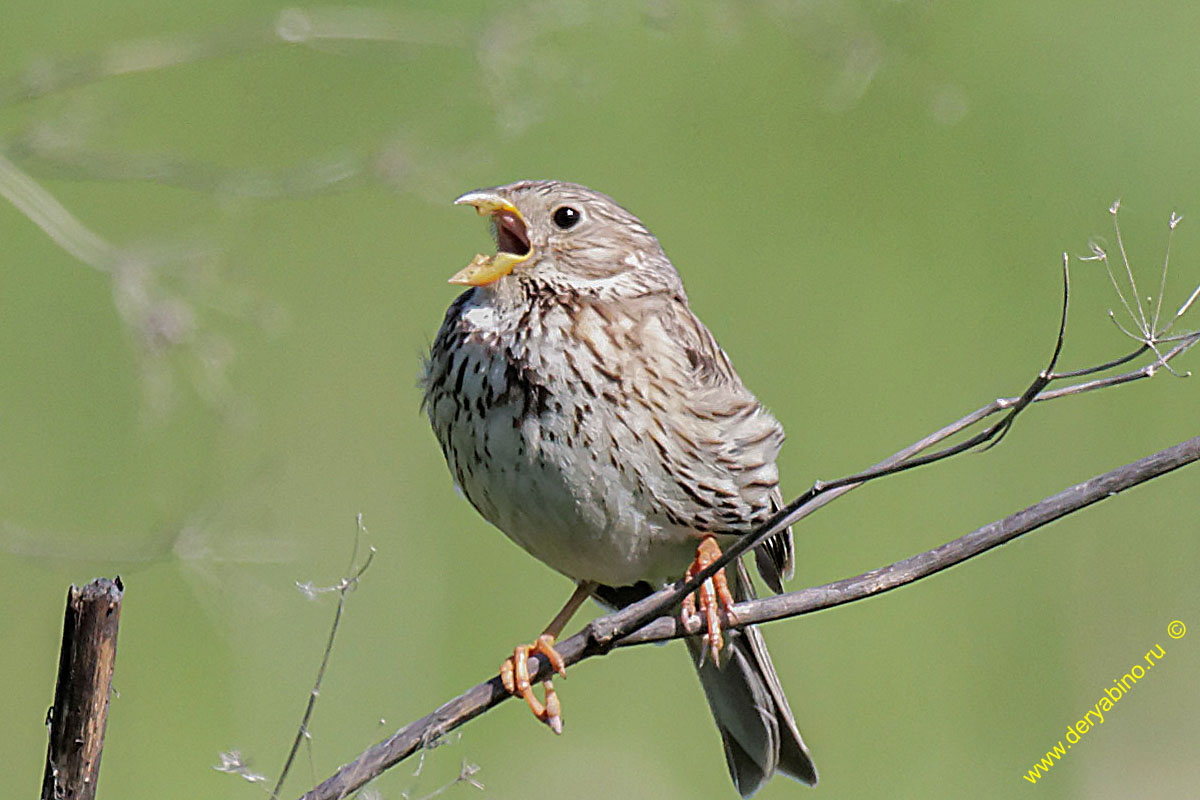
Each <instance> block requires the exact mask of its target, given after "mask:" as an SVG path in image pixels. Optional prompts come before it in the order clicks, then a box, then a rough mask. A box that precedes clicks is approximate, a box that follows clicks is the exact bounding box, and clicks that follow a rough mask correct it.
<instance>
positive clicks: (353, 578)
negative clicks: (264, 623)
mask: <svg viewBox="0 0 1200 800" xmlns="http://www.w3.org/2000/svg"><path fill="white" fill-rule="evenodd" d="M357 523H358V527H357V529H356V530H355V532H354V549H353V550H351V552H350V567H349V569H348V573H349V574H348V575H347V576H346V577H345V578H342V580H341V581H340V582H339V583H338V584H337V585H336V586H334V587H332V589H333V590H334V591H336V592H337V593H338V602H337V610H336V611H334V613H333V623H332V624H331V625H330V626H329V638H328V640H327V641H326V642H325V652H324V653H322V654H321V666H320V667H318V668H317V677H316V680H314V681H313V688H312V691H311V692H309V693H308V703H307V705H305V707H304V716H303V717H302V718H301V719H300V727H299V728H298V729H297V730H296V738H295V739H293V740H292V748H291V750H289V751H288V755H287V759H286V760H285V761H284V763H283V769H281V770H280V771H279V779H278V780H277V781H276V782H275V788H274V789H272V790H271V800H275V798H277V797H279V791H280V790H281V789H282V788H283V782H284V781H286V780H287V776H288V773H289V772H290V771H291V769H292V764H293V763H294V762H295V760H296V753H298V752H299V751H300V744H301V743H302V742H304V741H305V740H306V739H307V738H308V723H309V720H311V719H312V714H313V709H314V708H315V707H316V704H317V697H318V696H320V694H321V682H322V681H324V680H325V670H326V669H327V668H328V667H329V657H330V655H332V654H333V642H334V639H336V638H337V632H338V627H339V626H340V625H341V624H342V613H343V612H344V611H345V610H346V594H347V592H349V591H350V590H351V589H353V588H354V587H355V586H357V585H358V581H359V579H361V578H362V576H363V573H365V572H366V571H367V568H368V567H370V566H371V561H372V560H373V559H374V558H375V548H374V547H371V548H370V549H369V550H368V551H367V557H366V559H365V560H364V561H363V563H362V566H360V567H358V568H357V569H355V563H356V562H357V561H358V540H359V537H360V536H361V535H363V534H365V533H366V530H367V529H366V528H365V527H364V526H363V515H362V514H361V513H360V514H359V515H358V519H357Z"/></svg>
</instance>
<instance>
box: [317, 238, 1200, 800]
mask: <svg viewBox="0 0 1200 800" xmlns="http://www.w3.org/2000/svg"><path fill="white" fill-rule="evenodd" d="M1069 302H1070V280H1069V273H1068V270H1067V257H1066V254H1065V253H1064V254H1063V305H1062V316H1061V320H1060V323H1059V330H1058V337H1057V340H1056V343H1055V346H1054V351H1053V355H1052V356H1051V358H1050V363H1049V365H1048V366H1047V368H1046V369H1044V370H1042V371H1041V372H1040V373H1039V374H1038V376H1037V378H1035V379H1034V380H1033V382H1032V383H1031V384H1030V385H1029V387H1028V388H1027V389H1026V390H1025V391H1024V392H1023V393H1022V394H1021V395H1020V396H1018V397H1010V398H1001V399H998V400H995V401H993V402H992V403H989V404H988V405H985V406H983V407H982V408H980V409H978V410H976V411H974V412H972V413H971V414H968V415H967V416H965V417H963V418H962V419H960V420H958V421H957V422H954V423H952V424H950V425H947V426H946V427H944V428H942V429H941V430H939V431H936V432H935V433H932V434H930V435H929V436H927V437H925V438H924V439H921V440H920V441H918V442H915V443H914V444H912V445H910V446H908V447H906V448H904V449H903V450H901V451H899V452H898V453H896V454H895V455H893V456H891V457H889V458H887V459H885V460H884V461H882V462H880V463H879V464H877V465H875V466H874V467H872V468H871V469H869V470H867V471H865V472H861V473H858V474H856V475H851V476H848V477H846V478H841V479H838V480H836V481H832V482H827V483H823V482H817V483H816V484H814V485H813V487H812V488H810V489H809V490H808V491H807V492H805V493H804V494H803V495H801V496H800V497H798V498H796V499H795V500H793V501H792V502H791V503H789V504H788V505H787V506H786V507H785V508H783V509H781V510H780V511H779V512H778V513H777V514H775V516H774V517H772V518H771V519H770V520H768V521H767V522H766V523H765V524H763V525H762V526H760V527H759V528H758V529H757V530H756V531H755V532H754V533H752V534H749V535H747V536H746V537H744V538H743V539H741V540H739V541H738V542H737V543H736V544H735V545H733V546H732V547H730V548H728V549H727V550H726V551H725V554H724V556H722V558H720V559H718V560H717V561H715V562H714V563H713V564H712V565H710V566H709V567H708V568H707V569H705V570H703V571H701V572H699V573H698V574H697V575H695V576H694V577H693V578H692V579H691V580H689V581H679V582H678V583H676V584H674V585H673V586H668V587H666V588H664V589H662V590H660V591H658V592H656V593H654V594H653V595H651V596H649V597H647V598H645V599H644V600H641V601H639V602H637V603H634V604H633V605H630V606H628V607H626V608H623V609H621V610H620V611H617V612H616V613H613V614H610V615H608V616H605V617H601V618H598V619H595V620H593V621H592V622H590V623H589V624H588V625H587V626H586V627H585V628H584V629H583V630H582V631H580V632H579V633H577V634H575V635H574V636H572V637H570V638H569V639H566V640H564V641H562V642H559V643H557V644H556V645H555V648H556V649H557V650H558V652H559V654H560V655H562V657H563V660H564V661H565V662H566V664H567V665H568V666H569V665H571V664H575V663H578V662H579V661H582V660H583V659H585V658H590V657H592V656H598V655H604V654H606V653H608V652H609V651H610V650H612V649H613V648H614V647H625V646H631V645H635V644H644V643H647V642H657V641H663V640H667V639H675V638H680V637H683V636H687V635H694V634H697V633H700V632H701V623H700V621H699V620H698V619H696V620H691V621H689V623H688V624H685V623H684V622H682V621H681V620H679V619H678V618H676V616H674V615H672V614H670V613H669V612H670V611H671V609H673V608H675V607H676V606H677V605H678V604H679V602H680V600H681V599H682V598H683V597H684V596H686V595H687V594H689V593H690V592H692V591H694V590H695V589H696V587H698V586H699V585H700V583H702V582H703V581H704V580H706V579H707V578H708V577H710V576H711V575H713V574H714V573H715V572H716V571H717V570H719V569H720V568H721V567H723V566H725V565H726V564H728V563H729V562H730V561H732V560H733V559H735V558H738V557H740V556H741V555H742V554H744V553H746V552H747V551H749V550H750V549H752V548H753V547H755V546H756V545H757V544H758V543H759V542H761V541H762V540H763V539H765V538H767V537H768V536H770V535H771V534H773V533H775V532H776V531H779V530H782V529H783V528H785V527H787V526H789V525H793V524H795V523H796V522H798V521H799V520H801V519H803V518H804V517H806V516H808V515H809V514H811V513H812V512H814V511H816V510H817V509H818V508H821V507H822V506H824V505H826V504H827V503H829V502H831V501H832V500H834V499H836V498H837V497H840V496H841V495H843V494H845V493H846V492H848V491H850V490H851V489H854V488H856V487H858V486H861V485H862V484H864V483H866V482H868V481H871V480H875V479H877V478H881V477H885V476H887V475H893V474H895V473H897V472H900V471H902V470H907V469H912V468H914V467H917V466H922V465H924V464H930V463H933V462H935V461H940V460H942V459H945V458H949V457H951V456H954V455H958V454H959V453H963V452H966V451H968V450H971V449H973V448H976V447H980V446H993V445H995V444H997V443H998V442H999V441H1000V440H1001V439H1002V438H1003V437H1004V435H1005V434H1006V433H1007V432H1008V430H1009V429H1010V428H1011V427H1012V424H1013V422H1014V421H1015V419H1016V417H1017V415H1018V414H1020V413H1021V412H1022V411H1023V410H1025V409H1026V408H1028V407H1029V406H1030V405H1031V404H1032V403H1034V402H1043V401H1047V400H1053V399H1058V398H1062V397H1067V396H1071V395H1075V394H1081V393H1083V392H1088V391H1094V390H1097V389H1102V388H1106V387H1110V386H1117V385H1121V384H1125V383H1129V382H1132V381H1136V380H1139V379H1142V378H1149V377H1151V376H1153V375H1154V374H1155V373H1156V372H1157V371H1158V370H1159V369H1161V368H1163V367H1164V366H1165V365H1166V364H1167V363H1168V362H1169V361H1171V360H1173V359H1174V358H1176V357H1177V356H1179V355H1181V354H1183V353H1184V352H1186V351H1187V350H1189V349H1191V348H1192V347H1193V346H1194V345H1196V344H1197V342H1200V334H1188V335H1186V336H1182V337H1179V338H1178V339H1177V343H1176V344H1175V346H1174V347H1173V348H1172V349H1171V350H1170V351H1168V352H1167V353H1165V354H1163V355H1162V356H1161V357H1159V358H1156V359H1155V360H1154V361H1153V362H1152V363H1150V364H1147V365H1146V366H1144V367H1142V368H1140V369H1137V370H1133V371H1131V372H1126V373H1123V374H1120V375H1114V376H1109V377H1104V378H1095V379H1093V380H1088V381H1085V382H1082V383H1076V384H1073V385H1070V386H1065V387H1062V388H1058V389H1048V388H1047V387H1048V386H1049V385H1050V384H1051V383H1052V382H1053V381H1056V380H1061V379H1067V378H1077V377H1085V376H1089V375H1094V374H1097V373H1099V372H1102V371H1106V370H1109V369H1111V368H1113V367H1116V366H1119V365H1121V364H1125V363H1128V362H1129V361H1131V360H1133V359H1135V358H1137V357H1138V356H1140V355H1142V354H1143V353H1145V352H1147V351H1149V350H1150V349H1151V348H1150V347H1149V345H1145V344H1143V346H1142V347H1139V348H1138V349H1137V350H1135V351H1134V352H1132V353H1130V354H1129V355H1127V356H1124V357H1122V358H1119V359H1116V360H1113V361H1110V362H1108V363H1106V364H1102V365H1100V366H1097V367H1092V368H1088V369H1082V370H1074V371H1071V372H1061V373H1058V372H1055V366H1056V365H1057V362H1058V357H1059V354H1060V353H1061V352H1062V347H1063V339H1064V336H1065V330H1066V321H1067V309H1068V306H1069ZM1000 413H1002V414H1003V416H1002V417H1001V419H1000V420H999V421H998V422H996V423H993V424H992V425H991V426H990V427H988V428H987V429H986V430H984V431H982V432H981V433H978V434H976V435H975V436H972V437H970V438H968V439H966V440H964V441H961V442H959V443H957V444H954V445H950V446H947V447H945V448H943V449H941V450H938V451H935V452H933V453H929V454H925V455H920V454H921V453H922V452H924V451H925V450H928V449H929V448H930V447H933V446H934V445H936V444H938V443H940V442H943V441H945V440H946V439H948V438H950V437H952V436H954V435H955V434H957V433H960V432H962V431H964V430H966V429H968V428H970V427H972V426H974V425H975V424H977V423H979V422H981V421H982V420H984V419H987V418H988V417H990V416H992V415H995V414H1000ZM1197 460H1200V436H1197V437H1195V438H1192V439H1189V440H1187V441H1185V442H1181V443H1179V444H1177V445H1175V446H1174V447H1170V448H1167V449H1166V450H1163V451H1160V452H1158V453H1155V454H1153V455H1150V456H1146V457H1145V458H1142V459H1140V460H1138V461H1135V462H1133V463H1131V464H1128V465H1126V466H1124V467H1120V468H1118V469H1114V470H1112V471H1111V472H1107V473H1104V474H1103V475H1099V476H1097V477H1095V478H1092V479H1090V480H1088V481H1085V482H1083V483H1080V484H1077V485H1075V486H1072V487H1070V488H1068V489H1064V490H1063V491H1061V492H1059V493H1058V494H1055V495H1053V496H1051V497H1048V498H1046V499H1045V500H1042V501H1041V502H1039V503H1037V504H1035V505H1032V506H1030V507H1028V508H1026V509H1024V510H1023V511H1019V512H1017V513H1015V514H1012V515H1010V516H1008V517H1005V518H1004V519H1001V520H998V521H996V522H993V523H990V524H988V525H985V526H983V527H982V528H979V529H977V530H975V531H972V532H971V533H968V534H966V535H965V536H962V537H960V538H958V539H955V540H954V541H952V542H948V543H946V544H944V545H941V546H939V547H936V548H934V549H932V550H929V551H927V552H924V553H921V554H919V555H915V556H912V557H910V558H907V559H904V560H903V561H898V562H896V563H894V564H891V565H889V566H886V567H881V568H879V569H875V570H872V571H870V572H866V573H863V574H862V575H858V576H856V577H853V578H846V579H844V580H840V581H835V582H834V583H830V584H826V585H824V586H818V587H815V588H809V589H803V590H800V591H796V592H789V593H786V594H781V595H776V596H774V597H764V598H760V599H757V600H753V601H750V602H747V603H741V604H739V605H737V606H735V608H734V614H735V616H736V617H737V622H736V623H733V627H738V626H742V625H750V624H755V623H762V622H768V621H772V620H778V619H784V618H787V617H794V616H799V615H801V614H809V613H812V612H814V611H820V610H822V609H826V608H832V607H834V606H838V605H842V604H844V603H849V602H853V601H855V600H861V599H863V598H866V597H871V596H873V595H876V594H881V593H883V592H886V591H889V590H891V589H895V588H897V587H899V586H903V585H905V584H907V583H911V582H913V581H916V580H919V579H921V578H924V577H927V576H929V575H933V574H934V573H936V572H940V571H942V570H944V569H946V568H948V567H951V566H954V565H955V564H959V563H962V562H963V561H966V560H967V559H969V558H973V557H974V556H977V555H979V554H981V553H984V552H986V551H988V550H990V549H992V548H993V547H996V546H998V545H1001V544H1004V543H1006V542H1009V541H1011V540H1012V539H1014V538H1016V537H1018V536H1020V535H1022V534H1025V533H1028V532H1029V531H1032V530H1036V529H1037V528H1040V527H1042V526H1043V525H1046V524H1047V523H1049V522H1053V521H1054V520H1056V519H1059V518H1061V517H1063V516H1066V515H1067V514H1070V513H1073V512H1075V511H1078V510H1080V509H1082V508H1085V507H1087V506H1089V505H1092V504H1093V503H1096V502H1099V501H1100V500H1103V499H1104V498H1106V497H1111V496H1112V495H1114V494H1116V493H1118V492H1120V491H1123V490H1125V489H1128V488H1130V487H1132V486H1136V485H1137V484H1139V483H1144V482H1146V481H1148V480H1152V479H1154V478H1156V477H1159V476H1161V475H1165V474H1166V473H1168V472H1171V471H1173V470H1175V469H1178V468H1179V467H1182V466H1185V465H1187V464H1190V463H1192V462H1194V461H1197ZM529 670H530V674H531V677H532V679H533V680H534V681H540V680H543V679H545V678H549V677H550V676H551V667H550V665H549V664H548V663H547V660H546V659H544V658H541V657H538V656H536V655H535V656H531V657H530V659H529ZM509 697H510V695H509V694H508V692H507V691H505V689H504V687H503V685H502V684H501V682H500V678H499V676H497V677H494V678H492V679H491V680H489V681H486V682H484V683H481V684H479V685H478V686H475V687H474V688H472V689H470V690H468V691H466V692H464V693H463V694H461V695H459V696H458V697H456V698H454V699H453V700H451V701H449V702H447V703H445V704H443V705H442V706H441V707H440V708H438V709H437V710H436V711H433V712H432V713H430V714H428V715H426V716H424V717H422V718H421V719H419V720H416V721H415V722H412V723H410V724H409V725H406V726H405V727H404V728H401V729H400V730H398V731H397V732H396V733H394V734H392V735H391V736H390V737H388V738H387V739H385V740H383V741H382V742H379V743H378V744H376V745H374V746H373V747H371V748H369V749H367V750H366V751H365V752H363V753H362V754H360V755H359V757H358V758H357V759H355V760H354V761H352V762H350V763H349V764H346V765H344V766H342V767H341V768H340V769H339V770H338V771H337V772H336V773H334V775H332V776H331V777H329V778H328V779H327V780H325V781H324V782H323V783H321V784H320V785H319V786H317V787H315V788H313V789H312V790H310V791H308V792H306V793H305V794H304V795H303V796H302V798H301V800H336V799H340V798H344V797H346V796H348V795H349V794H350V793H351V792H353V791H355V790H357V789H358V788H360V787H362V786H363V785H364V784H366V783H367V782H368V781H371V780H373V779H374V778H376V777H377V776H379V775H380V774H382V773H383V772H384V771H385V770H387V769H388V768H389V767H392V766H394V765H395V764H397V763H399V762H400V761H403V760H404V759H405V758H407V757H408V756H410V755H412V754H413V753H414V752H416V751H417V750H418V749H420V748H422V747H425V746H428V745H429V744H431V743H433V742H435V741H436V740H438V739H439V738H440V737H442V736H444V735H445V734H447V733H449V732H450V731H452V730H454V729H455V728H458V727H460V726H461V725H463V724H465V723H466V722H468V721H470V720H472V719H474V718H475V717H477V716H479V715H480V714H483V713H484V712H486V711H487V710H489V709H491V708H492V707H493V706H496V705H499V704H500V703H502V702H504V701H505V700H507V699H509Z"/></svg>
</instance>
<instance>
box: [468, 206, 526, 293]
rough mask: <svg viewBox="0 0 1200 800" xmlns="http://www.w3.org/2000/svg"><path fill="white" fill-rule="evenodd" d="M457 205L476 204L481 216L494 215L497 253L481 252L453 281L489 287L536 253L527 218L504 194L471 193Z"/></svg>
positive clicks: (493, 226) (493, 227)
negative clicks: (489, 254)
mask: <svg viewBox="0 0 1200 800" xmlns="http://www.w3.org/2000/svg"><path fill="white" fill-rule="evenodd" d="M454 204H455V205H464V204H465V205H469V206H474V207H475V210H476V211H478V212H479V213H480V214H481V215H482V214H489V215H491V218H492V231H493V233H494V234H495V238H496V254H495V255H492V256H488V255H484V254H483V253H480V254H479V255H477V256H475V258H474V259H473V260H472V261H471V263H470V264H468V265H467V266H465V267H463V268H462V269H461V270H459V271H458V272H456V273H455V274H454V277H452V278H451V279H450V283H458V284H462V285H464V286H487V285H488V284H489V283H495V282H496V281H498V280H500V279H501V278H503V277H504V276H505V275H507V274H508V273H510V272H512V271H513V267H515V266H516V265H517V264H520V263H521V262H522V261H525V260H526V259H528V258H529V256H530V255H531V254H532V253H533V247H532V246H530V243H529V228H528V226H527V225H526V224H525V218H524V217H522V216H521V212H520V211H517V207H516V206H514V205H513V204H512V203H510V202H508V201H507V200H505V199H504V198H503V197H501V196H500V195H498V194H493V193H491V192H467V193H466V194H464V195H463V196H462V197H460V198H458V199H457V200H455V201H454Z"/></svg>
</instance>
